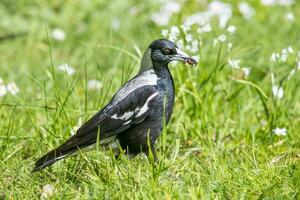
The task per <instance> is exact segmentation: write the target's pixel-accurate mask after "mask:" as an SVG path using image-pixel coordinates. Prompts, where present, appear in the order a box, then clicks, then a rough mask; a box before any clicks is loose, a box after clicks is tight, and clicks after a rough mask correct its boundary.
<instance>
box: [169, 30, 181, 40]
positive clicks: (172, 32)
mask: <svg viewBox="0 0 300 200" xmlns="http://www.w3.org/2000/svg"><path fill="white" fill-rule="evenodd" d="M179 33H180V31H179V28H178V27H177V26H172V27H171V29H170V34H169V40H171V41H173V42H175V41H177V38H178V36H179Z"/></svg>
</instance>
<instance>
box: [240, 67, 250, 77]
mask: <svg viewBox="0 0 300 200" xmlns="http://www.w3.org/2000/svg"><path fill="white" fill-rule="evenodd" d="M241 69H242V71H243V73H244V75H245V77H246V78H247V77H248V76H249V74H250V72H251V68H249V67H242V68H241Z"/></svg>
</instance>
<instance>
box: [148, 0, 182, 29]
mask: <svg viewBox="0 0 300 200" xmlns="http://www.w3.org/2000/svg"><path fill="white" fill-rule="evenodd" d="M180 10H181V4H180V3H178V2H168V3H166V4H165V5H163V6H162V7H161V9H160V10H159V11H158V12H157V13H154V14H153V15H152V16H151V19H152V21H154V22H155V23H156V24H157V25H159V26H165V25H167V24H168V23H169V21H170V19H171V17H172V15H173V14H174V13H178V12H179V11H180Z"/></svg>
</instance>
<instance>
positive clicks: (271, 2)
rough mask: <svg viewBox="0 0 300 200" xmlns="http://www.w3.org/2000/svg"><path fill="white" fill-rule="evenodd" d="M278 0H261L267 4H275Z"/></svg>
mask: <svg viewBox="0 0 300 200" xmlns="http://www.w3.org/2000/svg"><path fill="white" fill-rule="evenodd" d="M276 1H277V0H261V3H262V4H263V5H265V6H273V5H275V4H276Z"/></svg>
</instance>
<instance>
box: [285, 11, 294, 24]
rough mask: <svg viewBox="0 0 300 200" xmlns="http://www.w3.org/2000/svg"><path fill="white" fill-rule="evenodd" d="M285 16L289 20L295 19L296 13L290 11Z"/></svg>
mask: <svg viewBox="0 0 300 200" xmlns="http://www.w3.org/2000/svg"><path fill="white" fill-rule="evenodd" d="M285 18H286V19H287V20H288V21H289V22H293V21H295V15H294V13H292V12H288V13H287V14H286V15H285Z"/></svg>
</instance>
